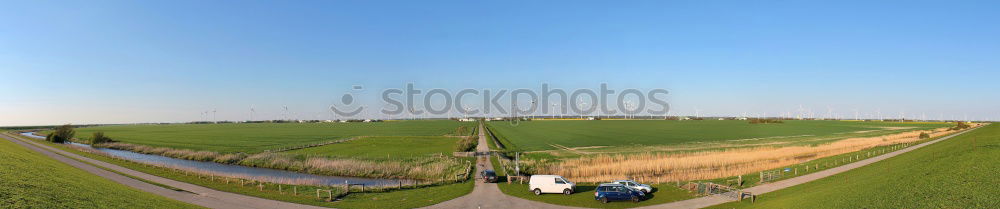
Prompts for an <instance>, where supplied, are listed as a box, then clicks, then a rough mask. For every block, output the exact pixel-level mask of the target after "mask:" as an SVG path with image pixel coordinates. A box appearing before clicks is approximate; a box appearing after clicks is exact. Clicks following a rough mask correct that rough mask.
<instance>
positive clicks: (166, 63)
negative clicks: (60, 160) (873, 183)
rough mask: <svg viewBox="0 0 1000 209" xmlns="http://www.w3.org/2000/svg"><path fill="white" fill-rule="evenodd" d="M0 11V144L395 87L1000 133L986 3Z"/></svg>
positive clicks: (999, 51) (43, 7) (164, 5)
mask: <svg viewBox="0 0 1000 209" xmlns="http://www.w3.org/2000/svg"><path fill="white" fill-rule="evenodd" d="M0 5H2V6H0V75H2V76H3V78H4V79H3V80H0V89H2V90H3V92H4V93H3V95H2V96H0V125H35V124H63V123H76V124H80V123H130V122H181V121H193V120H200V119H205V117H203V116H202V113H203V112H204V111H206V110H213V109H215V110H217V112H216V114H217V116H216V117H217V119H218V120H245V119H247V118H248V109H249V106H250V105H254V106H255V109H257V116H256V119H276V118H280V117H281V114H282V112H283V110H282V106H288V108H289V112H290V113H289V114H294V115H295V117H297V118H305V119H312V118H319V119H328V118H330V117H331V116H330V111H329V109H328V108H327V107H329V105H331V104H336V103H339V102H340V101H341V100H340V99H341V96H342V95H343V94H345V93H352V94H356V95H359V99H358V100H359V101H360V102H365V103H367V102H372V103H377V100H376V99H375V97H377V95H378V93H379V92H380V91H381V90H382V89H386V88H403V87H405V85H406V84H407V83H413V84H414V85H416V87H417V88H422V89H430V88H442V89H448V90H453V91H457V90H459V89H462V88H472V89H495V90H498V89H516V88H529V89H538V88H540V86H541V84H542V83H547V84H549V85H551V86H553V87H557V88H563V89H568V90H571V89H579V88H586V89H597V88H599V86H600V84H601V83H607V84H608V85H609V86H610V87H612V88H616V89H624V88H636V89H644V90H648V89H666V90H669V91H670V93H669V96H668V97H667V99H668V102H669V103H670V105H671V108H672V109H671V112H670V113H669V114H671V115H693V114H694V113H695V109H698V110H699V111H698V112H699V114H702V115H737V114H742V113H744V112H746V113H748V114H767V115H768V116H775V115H779V114H781V113H785V112H790V111H797V110H798V109H799V106H800V105H801V106H803V108H804V109H807V110H809V111H812V112H815V114H816V115H817V116H819V115H825V114H827V113H828V112H833V113H834V114H835V115H841V116H842V117H850V118H853V117H854V111H855V110H858V111H859V112H860V113H861V115H865V114H873V113H875V111H880V112H882V113H883V114H885V115H891V116H898V115H899V114H900V113H901V112H905V114H906V115H907V116H908V117H911V118H912V117H918V116H923V115H926V117H927V118H930V119H935V118H938V117H941V116H944V117H948V118H953V119H963V118H964V117H968V118H969V119H993V120H996V119H998V118H1000V109H997V107H1000V91H998V90H1000V82H997V78H1000V38H998V37H1000V12H997V11H1000V2H997V1H912V0H909V1H576V0H574V1H487V2H480V1H243V0H240V1H43V0H32V1H3V2H2V3H0ZM354 85H361V86H363V87H364V90H360V91H357V90H351V88H352V86H354ZM366 95H367V96H366ZM369 97H371V98H369ZM371 105H377V104H371Z"/></svg>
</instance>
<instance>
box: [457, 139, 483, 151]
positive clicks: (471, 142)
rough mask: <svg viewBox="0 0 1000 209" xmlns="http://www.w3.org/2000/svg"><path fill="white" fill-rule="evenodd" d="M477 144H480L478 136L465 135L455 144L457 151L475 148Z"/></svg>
mask: <svg viewBox="0 0 1000 209" xmlns="http://www.w3.org/2000/svg"><path fill="white" fill-rule="evenodd" d="M477 145H479V140H478V138H477V137H474V136H469V137H465V138H462V140H458V143H457V144H455V151H456V152H468V151H472V150H473V149H476V146H477Z"/></svg>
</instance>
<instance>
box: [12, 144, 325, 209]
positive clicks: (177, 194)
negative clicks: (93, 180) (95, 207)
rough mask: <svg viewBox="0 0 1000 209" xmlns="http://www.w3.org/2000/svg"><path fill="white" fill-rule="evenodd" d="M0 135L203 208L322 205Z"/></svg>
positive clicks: (92, 170) (139, 187) (137, 186)
mask: <svg viewBox="0 0 1000 209" xmlns="http://www.w3.org/2000/svg"><path fill="white" fill-rule="evenodd" d="M0 136H2V137H3V138H4V139H7V140H9V141H12V142H14V143H17V144H19V145H21V146H24V147H27V148H29V149H32V150H35V151H36V152H39V153H41V154H43V155H45V156H48V157H51V158H53V159H55V160H58V161H59V162H63V163H66V164H69V165H70V166H73V167H76V168H79V169H82V170H84V171H87V172H90V173H92V174H94V175H98V176H101V177H104V178H107V179H109V180H112V181H114V182H118V183H120V184H124V185H126V186H130V187H132V188H136V189H139V190H142V191H145V192H149V193H153V194H156V195H160V196H164V197H167V198H170V199H175V200H178V201H182V202H186V203H191V204H195V205H200V206H203V207H208V208H227V209H228V208H261V209H270V208H322V207H316V206H310V205H302V204H296V203H289V202H282V201H276V200H268V199H263V198H257V197H251V196H246V195H241V194H235V193H229V192H222V191H216V190H213V189H209V188H205V187H202V186H198V185H194V184H188V183H184V182H179V181H174V180H170V179H166V178H162V177H159V176H154V175H150V174H146V173H142V172H139V171H135V170H132V169H128V168H124V167H121V166H118V165H114V164H110V163H106V162H103V161H99V160H94V159H90V158H87V157H83V156H80V155H77V154H73V153H70V152H66V151H63V150H59V149H56V148H52V147H49V146H48V145H44V144H41V143H38V142H34V141H32V140H31V139H24V140H21V139H15V137H14V136H10V135H8V134H7V133H4V134H2V135H0ZM56 153H59V154H56ZM64 155H65V156H64ZM67 156H69V157H67ZM71 158H72V159H71ZM81 161H83V162H87V163H91V164H94V165H98V166H101V167H104V168H108V169H111V170H114V171H117V172H121V173H124V174H128V175H131V176H135V177H138V178H142V179H145V180H148V181H152V182H156V183H159V184H163V185H168V186H171V187H175V188H179V189H182V190H185V191H187V192H183V191H174V190H171V189H166V188H163V187H160V186H156V185H153V184H149V183H146V182H142V181H139V180H136V179H133V178H129V177H127V176H123V175H121V174H117V173H114V172H111V171H107V170H104V169H101V168H98V167H96V166H93V165H91V164H87V163H83V162H81Z"/></svg>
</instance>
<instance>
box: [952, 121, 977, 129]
mask: <svg viewBox="0 0 1000 209" xmlns="http://www.w3.org/2000/svg"><path fill="white" fill-rule="evenodd" d="M971 127H972V125H969V124H968V123H965V122H962V121H959V122H958V124H956V125H955V127H951V128H948V130H949V131H957V130H962V129H967V128H971Z"/></svg>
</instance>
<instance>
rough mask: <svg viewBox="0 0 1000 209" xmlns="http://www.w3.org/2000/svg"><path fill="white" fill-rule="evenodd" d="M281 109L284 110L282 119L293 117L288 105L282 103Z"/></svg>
mask: <svg viewBox="0 0 1000 209" xmlns="http://www.w3.org/2000/svg"><path fill="white" fill-rule="evenodd" d="M281 109H282V112H281V117H282V119H284V120H289V117H291V116H290V115H289V114H288V106H287V105H282V106H281Z"/></svg>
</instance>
